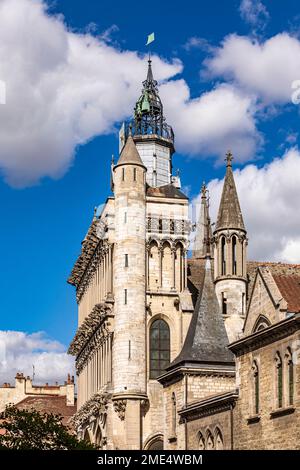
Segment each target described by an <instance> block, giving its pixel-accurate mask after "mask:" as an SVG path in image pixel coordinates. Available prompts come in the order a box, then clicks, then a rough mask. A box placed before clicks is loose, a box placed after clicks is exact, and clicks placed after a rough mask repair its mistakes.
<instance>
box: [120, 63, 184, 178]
mask: <svg viewBox="0 0 300 470" xmlns="http://www.w3.org/2000/svg"><path fill="white" fill-rule="evenodd" d="M129 135H132V137H133V140H134V142H135V144H136V148H137V150H138V152H139V154H140V156H141V159H142V161H143V163H144V165H145V166H146V168H147V176H146V178H147V183H148V185H149V186H152V187H158V186H163V185H166V184H170V183H171V182H172V180H171V175H172V154H173V153H174V151H175V149H174V133H173V130H172V128H171V126H169V125H168V124H167V123H166V119H165V117H164V111H163V104H162V102H161V99H160V97H159V93H158V87H157V81H156V80H154V78H153V73H152V66H151V60H150V59H149V60H148V73H147V78H146V80H144V82H143V89H142V94H141V96H140V97H139V99H138V100H137V102H136V105H135V108H134V117H133V119H132V120H131V121H130V122H127V123H124V125H123V126H122V128H121V131H120V148H121V149H122V146H124V144H125V142H126V140H127V138H128V136H129ZM176 181H177V179H176Z"/></svg>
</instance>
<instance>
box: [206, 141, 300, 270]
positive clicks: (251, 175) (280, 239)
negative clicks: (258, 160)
mask: <svg viewBox="0 0 300 470" xmlns="http://www.w3.org/2000/svg"><path fill="white" fill-rule="evenodd" d="M234 177H235V181H236V186H237V190H238V194H239V199H240V204H241V208H242V212H243V216H244V221H245V225H246V228H247V230H248V237H249V258H250V259H253V260H258V261H273V260H275V261H282V262H291V263H300V217H299V200H300V151H299V150H298V148H292V149H290V150H288V151H287V152H286V153H285V154H284V155H283V156H282V157H281V158H276V159H274V160H273V161H272V162H271V163H269V164H266V165H265V166H263V167H262V168H258V167H257V166H255V165H247V166H245V167H244V168H243V169H242V170H235V171H234ZM222 187H223V181H221V180H212V181H211V182H210V183H209V185H208V188H209V191H210V196H211V198H210V202H211V213H212V219H213V220H216V215H217V210H218V205H219V202H220V198H221V191H222Z"/></svg>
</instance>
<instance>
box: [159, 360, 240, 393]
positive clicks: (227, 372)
mask: <svg viewBox="0 0 300 470" xmlns="http://www.w3.org/2000/svg"><path fill="white" fill-rule="evenodd" d="M185 375H189V376H196V375H201V376H204V377H208V376H209V377H210V376H214V377H216V376H218V377H235V365H234V364H233V365H232V366H227V367H226V366H225V365H219V366H217V365H211V366H210V365H208V364H199V365H198V366H197V365H196V364H195V365H193V364H191V365H190V366H184V365H179V366H178V367H176V368H175V369H171V370H170V371H167V372H165V373H164V374H163V375H161V376H160V377H158V378H157V380H158V382H160V383H161V384H162V385H163V386H164V387H168V386H169V385H172V384H173V383H176V382H178V381H179V380H182V378H183V377H184V376H185Z"/></svg>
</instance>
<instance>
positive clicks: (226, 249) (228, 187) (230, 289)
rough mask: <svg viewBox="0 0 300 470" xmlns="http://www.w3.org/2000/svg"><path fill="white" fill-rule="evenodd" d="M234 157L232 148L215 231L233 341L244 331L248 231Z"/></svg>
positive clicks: (217, 269) (220, 288) (221, 296)
mask: <svg viewBox="0 0 300 470" xmlns="http://www.w3.org/2000/svg"><path fill="white" fill-rule="evenodd" d="M232 159H233V157H232V154H231V153H230V152H228V153H227V155H226V163H227V169H226V175H225V180H224V186H223V192H222V197H221V202H220V207H219V212H218V217H217V222H216V225H215V229H214V233H213V244H214V278H215V286H216V294H217V297H218V300H219V304H220V307H221V311H222V314H223V316H224V319H225V326H226V329H227V334H228V336H229V340H230V341H234V340H235V339H237V337H238V335H239V334H240V332H241V331H242V327H243V323H244V320H245V315H246V292H247V289H246V288H247V272H246V269H247V267H246V247H247V232H246V229H245V225H244V221H243V216H242V212H241V208H240V203H239V199H238V195H237V191H236V186H235V182H234V177H233V172H232Z"/></svg>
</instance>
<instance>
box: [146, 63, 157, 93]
mask: <svg viewBox="0 0 300 470" xmlns="http://www.w3.org/2000/svg"><path fill="white" fill-rule="evenodd" d="M146 82H147V84H149V85H150V84H154V86H156V85H157V82H156V81H155V80H154V78H153V73H152V60H151V59H150V57H149V60H148V73H147V79H146Z"/></svg>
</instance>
